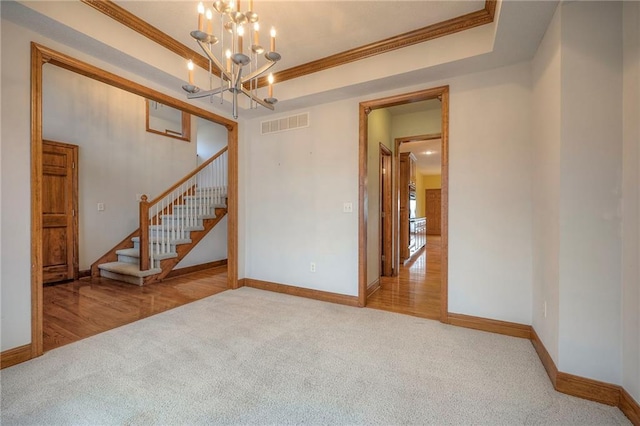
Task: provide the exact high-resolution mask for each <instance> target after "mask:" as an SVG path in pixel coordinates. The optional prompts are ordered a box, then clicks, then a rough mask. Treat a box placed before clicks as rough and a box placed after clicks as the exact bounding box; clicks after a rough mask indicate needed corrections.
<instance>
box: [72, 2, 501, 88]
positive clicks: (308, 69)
mask: <svg viewBox="0 0 640 426" xmlns="http://www.w3.org/2000/svg"><path fill="white" fill-rule="evenodd" d="M81 1H82V2H83V3H84V4H86V5H88V6H91V7H93V8H94V9H96V10H98V11H99V12H101V13H103V14H105V15H107V16H108V17H110V18H112V19H114V20H115V21H118V22H120V23H121V24H122V25H125V26H127V27H129V28H131V29H132V30H134V31H136V32H137V33H139V34H142V35H143V36H145V37H147V38H148V39H150V40H152V41H154V42H156V43H158V44H159V45H161V46H163V47H164V48H166V49H168V50H169V51H171V52H173V53H175V54H177V55H179V56H181V57H183V58H185V59H191V60H192V61H193V62H194V64H196V65H198V66H199V67H201V68H203V69H205V70H208V69H209V62H208V60H207V59H206V58H205V57H204V56H203V55H201V54H199V53H198V52H196V51H194V50H192V49H190V48H189V47H187V46H185V45H184V44H182V43H180V42H179V41H178V40H176V39H174V38H173V37H171V36H169V35H167V34H166V33H164V32H162V31H160V30H159V29H158V28H156V27H154V26H153V25H151V24H149V23H147V22H146V21H144V20H142V19H140V18H138V17H137V16H136V15H134V14H133V13H131V12H129V11H128V10H126V9H124V8H122V7H120V6H118V5H117V4H115V3H114V2H112V1H110V0H81ZM496 4H497V0H486V1H485V4H484V7H483V8H482V9H479V10H476V11H475V12H471V13H467V14H465V15H461V16H458V17H455V18H452V19H448V20H446V21H442V22H438V23H435V24H433V25H429V26H426V27H423V28H419V29H417V30H413V31H409V32H406V33H404V34H399V35H396V36H393V37H389V38H387V39H384V40H380V41H376V42H374V43H369V44H366V45H364V46H360V47H356V48H354V49H350V50H345V51H344V52H340V53H337V54H334V55H330V56H327V57H324V58H321V59H318V60H315V61H311V62H307V63H305V64H301V65H298V66H295V67H291V68H288V69H286V70H283V71H280V72H277V73H275V74H274V77H275V79H276V81H279V82H282V81H286V80H291V79H294V78H298V77H302V76H305V75H308V74H312V73H315V72H318V71H323V70H326V69H329V68H333V67H337V66H340V65H344V64H348V63H350V62H355V61H359V60H361V59H366V58H369V57H372V56H376V55H380V54H382V53H387V52H391V51H393V50H397V49H401V48H403V47H407V46H412V45H414V44H418V43H423V42H425V41H429V40H433V39H436V38H439V37H444V36H447V35H450V34H455V33H457V32H460V31H464V30H469V29H471V28H475V27H478V26H481V25H486V24H490V23H492V22H493V21H494V19H495V11H496ZM214 72H215V74H216V75H218V76H219V74H218V72H217V71H216V70H214ZM265 85H267V79H266V77H262V78H260V80H259V83H258V86H259V87H263V86H265Z"/></svg>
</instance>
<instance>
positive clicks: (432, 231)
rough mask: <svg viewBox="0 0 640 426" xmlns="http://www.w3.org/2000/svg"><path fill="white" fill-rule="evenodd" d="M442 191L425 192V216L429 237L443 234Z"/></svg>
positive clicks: (428, 190) (431, 190)
mask: <svg viewBox="0 0 640 426" xmlns="http://www.w3.org/2000/svg"><path fill="white" fill-rule="evenodd" d="M440 194H441V190H440V189H426V190H425V216H426V218H427V235H440V232H441V224H440V222H441V195H440Z"/></svg>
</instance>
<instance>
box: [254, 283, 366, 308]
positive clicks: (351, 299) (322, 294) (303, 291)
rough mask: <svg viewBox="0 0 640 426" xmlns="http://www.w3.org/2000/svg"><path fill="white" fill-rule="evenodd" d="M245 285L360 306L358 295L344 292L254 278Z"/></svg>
mask: <svg viewBox="0 0 640 426" xmlns="http://www.w3.org/2000/svg"><path fill="white" fill-rule="evenodd" d="M244 285H245V287H253V288H257V289H260V290H267V291H273V292H276V293H284V294H289V295H291V296H300V297H306V298H307V299H314V300H320V301H323V302H331V303H337V304H340V305H348V306H358V298H357V297H356V296H345V295H344V294H337V293H330V292H328V291H320V290H312V289H308V288H301V287H294V286H290V285H286V284H278V283H273V282H268V281H260V280H254V279H252V278H245V279H244Z"/></svg>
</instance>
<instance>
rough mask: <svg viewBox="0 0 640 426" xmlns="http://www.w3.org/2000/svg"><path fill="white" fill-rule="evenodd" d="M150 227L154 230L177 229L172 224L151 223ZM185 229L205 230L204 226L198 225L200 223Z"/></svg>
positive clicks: (189, 230)
mask: <svg viewBox="0 0 640 426" xmlns="http://www.w3.org/2000/svg"><path fill="white" fill-rule="evenodd" d="M149 229H151V230H153V231H173V230H174V229H177V228H176V227H175V226H171V225H170V224H169V225H168V226H167V225H164V227H163V225H150V226H149ZM184 231H185V232H191V231H204V226H198V225H194V226H185V227H184Z"/></svg>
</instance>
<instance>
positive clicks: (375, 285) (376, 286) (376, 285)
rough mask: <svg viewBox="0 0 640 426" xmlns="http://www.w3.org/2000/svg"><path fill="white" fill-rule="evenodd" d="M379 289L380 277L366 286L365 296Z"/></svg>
mask: <svg viewBox="0 0 640 426" xmlns="http://www.w3.org/2000/svg"><path fill="white" fill-rule="evenodd" d="M379 289H380V278H378V279H377V280H375V281H374V282H373V283H371V285H370V286H369V287H367V297H369V296H371V295H372V294H373V293H375V292H376V291H378V290H379Z"/></svg>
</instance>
